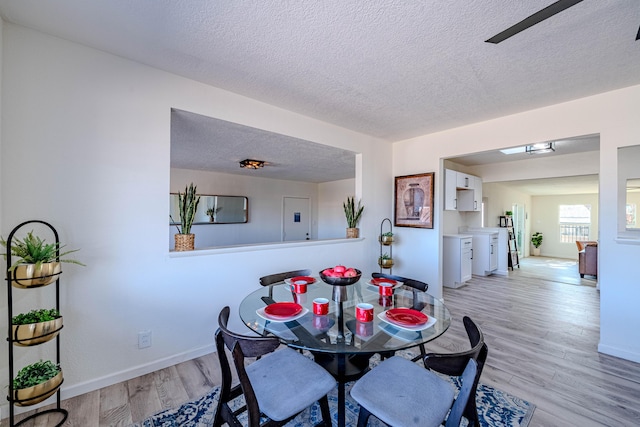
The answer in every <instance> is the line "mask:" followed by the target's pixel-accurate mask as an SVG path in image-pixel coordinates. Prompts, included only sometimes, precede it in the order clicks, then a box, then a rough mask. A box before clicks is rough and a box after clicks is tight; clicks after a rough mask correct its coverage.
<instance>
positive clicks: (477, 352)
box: [423, 316, 489, 427]
mask: <svg viewBox="0 0 640 427" xmlns="http://www.w3.org/2000/svg"><path fill="white" fill-rule="evenodd" d="M462 322H463V323H464V328H465V329H466V331H467V336H468V337H469V343H470V344H471V349H469V350H467V351H461V352H459V353H449V354H436V353H429V354H427V355H425V356H424V359H423V360H424V366H425V367H427V368H428V369H431V370H434V371H436V372H440V373H442V374H445V375H455V376H460V375H462V373H463V372H464V369H465V367H466V365H467V363H468V361H469V360H470V359H472V360H475V361H476V363H477V365H478V366H477V370H476V377H475V379H474V380H473V384H472V389H471V392H472V399H469V402H468V403H467V407H466V408H465V411H464V416H465V418H467V420H469V423H470V425H475V424H477V420H478V411H477V408H476V403H475V390H476V388H477V387H478V382H479V381H480V375H482V370H483V369H484V364H485V362H486V361H487V355H488V354H489V348H488V347H487V344H486V343H485V342H484V334H483V333H482V331H481V330H480V328H479V327H478V325H476V324H475V322H474V321H473V320H471V319H470V318H469V317H468V316H464V318H463V319H462ZM476 427H477V426H476Z"/></svg>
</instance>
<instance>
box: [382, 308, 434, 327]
mask: <svg viewBox="0 0 640 427" xmlns="http://www.w3.org/2000/svg"><path fill="white" fill-rule="evenodd" d="M385 314H386V315H387V319H389V321H390V322H392V323H397V324H398V325H403V326H420V325H424V324H425V323H427V321H428V320H429V317H427V315H426V314H424V313H422V312H420V311H418V310H414V309H412V308H392V309H390V310H387V311H386V312H385Z"/></svg>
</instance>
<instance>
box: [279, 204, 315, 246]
mask: <svg viewBox="0 0 640 427" xmlns="http://www.w3.org/2000/svg"><path fill="white" fill-rule="evenodd" d="M283 203H284V207H283V210H282V212H283V215H284V217H283V218H282V225H283V226H282V241H292V240H309V239H310V238H311V209H310V205H311V201H310V200H309V198H306V197H285V198H284V202H283Z"/></svg>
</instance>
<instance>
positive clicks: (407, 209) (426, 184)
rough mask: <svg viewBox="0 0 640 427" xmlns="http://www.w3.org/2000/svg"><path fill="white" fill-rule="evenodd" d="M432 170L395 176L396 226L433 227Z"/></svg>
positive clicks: (433, 175) (433, 174)
mask: <svg viewBox="0 0 640 427" xmlns="http://www.w3.org/2000/svg"><path fill="white" fill-rule="evenodd" d="M434 177H435V173H434V172H428V173H421V174H417V175H404V176H396V177H395V206H394V219H395V226H396V227H415V228H433V184H434V181H433V180H434Z"/></svg>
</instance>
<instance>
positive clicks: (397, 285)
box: [366, 279, 404, 289]
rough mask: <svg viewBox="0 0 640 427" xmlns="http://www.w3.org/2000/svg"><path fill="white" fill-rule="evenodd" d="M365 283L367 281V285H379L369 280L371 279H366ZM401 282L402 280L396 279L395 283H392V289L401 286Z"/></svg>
mask: <svg viewBox="0 0 640 427" xmlns="http://www.w3.org/2000/svg"><path fill="white" fill-rule="evenodd" d="M366 283H367V285H371V286H375V287H376V288H377V287H378V286H379V285H376V284H375V283H373V282H372V281H371V279H369V280H367V282H366ZM403 284H404V283H403V282H398V281H397V280H396V284H395V285H393V289H396V288H399V287H400V286H402V285H403Z"/></svg>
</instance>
